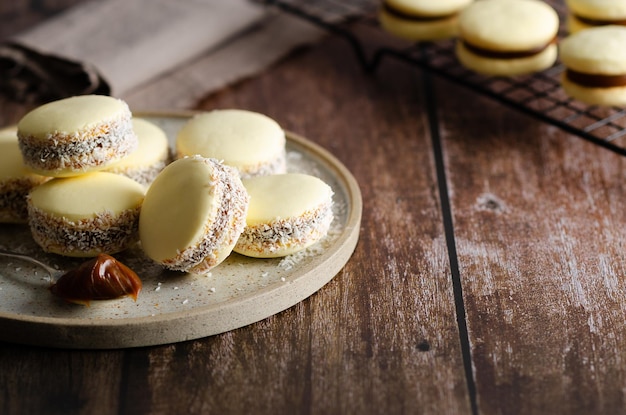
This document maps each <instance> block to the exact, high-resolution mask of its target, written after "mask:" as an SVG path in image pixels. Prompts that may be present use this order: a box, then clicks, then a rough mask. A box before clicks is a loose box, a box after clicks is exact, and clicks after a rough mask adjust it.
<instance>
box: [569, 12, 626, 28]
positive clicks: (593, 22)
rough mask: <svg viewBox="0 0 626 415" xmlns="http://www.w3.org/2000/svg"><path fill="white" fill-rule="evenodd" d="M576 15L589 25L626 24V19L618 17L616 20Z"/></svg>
mask: <svg viewBox="0 0 626 415" xmlns="http://www.w3.org/2000/svg"><path fill="white" fill-rule="evenodd" d="M574 17H576V19H578V20H580V21H581V22H583V23H585V24H587V25H589V26H606V25H618V26H626V19H616V20H609V19H592V18H589V17H584V16H580V15H578V14H575V15H574Z"/></svg>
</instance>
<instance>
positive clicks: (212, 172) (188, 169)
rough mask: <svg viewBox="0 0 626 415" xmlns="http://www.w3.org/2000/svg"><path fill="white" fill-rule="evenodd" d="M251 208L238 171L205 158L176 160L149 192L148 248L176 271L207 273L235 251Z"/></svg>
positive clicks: (143, 234) (143, 222) (143, 224)
mask: <svg viewBox="0 0 626 415" xmlns="http://www.w3.org/2000/svg"><path fill="white" fill-rule="evenodd" d="M248 204H249V196H248V194H247V193H246V190H245V188H244V187H243V185H242V183H241V180H240V178H239V174H238V172H237V170H235V169H234V168H232V167H230V166H226V165H223V164H222V163H220V162H219V161H217V160H215V159H210V158H205V157H202V156H193V157H185V158H182V159H179V160H176V161H174V162H172V163H171V164H169V165H168V166H167V167H166V168H164V169H163V171H162V172H161V173H159V175H158V176H157V178H156V179H155V180H154V182H152V185H151V186H150V188H149V189H148V192H147V193H146V198H145V200H144V204H143V207H142V210H141V217H140V220H139V237H140V240H141V245H142V248H143V250H144V252H145V253H146V255H148V256H149V257H150V258H152V259H153V260H154V261H155V262H157V263H159V264H161V265H163V266H164V267H165V268H168V269H170V270H174V271H183V272H189V273H192V274H204V273H207V272H208V271H209V270H210V269H211V268H213V267H215V266H217V265H219V264H220V263H221V262H222V261H223V260H224V259H226V257H228V255H230V253H231V252H232V249H233V247H234V246H235V243H236V242H237V239H238V238H239V235H240V234H241V232H242V231H243V228H244V226H245V223H246V222H245V220H246V213H247V211H248Z"/></svg>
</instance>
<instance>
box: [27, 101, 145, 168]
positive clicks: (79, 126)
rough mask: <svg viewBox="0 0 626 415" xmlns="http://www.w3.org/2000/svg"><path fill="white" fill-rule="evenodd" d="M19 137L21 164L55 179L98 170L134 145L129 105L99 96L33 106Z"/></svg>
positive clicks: (135, 139) (117, 158)
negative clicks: (22, 159)
mask: <svg viewBox="0 0 626 415" xmlns="http://www.w3.org/2000/svg"><path fill="white" fill-rule="evenodd" d="M17 135H18V138H19V144H20V150H21V152H22V155H23V157H24V163H25V164H26V165H27V166H29V167H30V168H31V169H33V170H34V171H35V172H36V173H39V174H42V175H45V176H54V177H63V176H74V175H77V174H83V173H86V172H89V171H94V170H98V169H102V168H104V167H106V166H107V165H108V164H111V163H113V162H115V161H117V160H119V159H121V158H122V157H125V156H127V155H128V154H130V153H131V152H132V151H134V150H135V149H136V148H137V145H138V141H137V136H136V135H135V133H134V132H133V129H132V123H131V112H130V110H129V108H128V105H127V104H126V103H125V102H124V101H122V100H119V99H116V98H112V97H108V96H102V95H82V96H76V97H71V98H65V99H61V100H58V101H53V102H50V103H48V104H45V105H42V106H40V107H37V108H35V109H34V110H32V111H30V112H29V113H28V114H26V115H25V116H24V117H23V118H22V119H21V120H20V122H19V123H18V125H17Z"/></svg>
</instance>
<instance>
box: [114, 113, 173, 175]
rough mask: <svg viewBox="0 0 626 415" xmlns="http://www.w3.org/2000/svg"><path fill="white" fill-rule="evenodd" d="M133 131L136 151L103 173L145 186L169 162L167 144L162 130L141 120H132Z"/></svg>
mask: <svg viewBox="0 0 626 415" xmlns="http://www.w3.org/2000/svg"><path fill="white" fill-rule="evenodd" d="M133 131H135V134H136V135H137V138H138V139H139V146H138V147H137V149H136V150H135V151H133V152H132V153H130V154H129V155H128V156H126V157H124V158H123V159H121V160H120V161H118V162H115V163H113V164H111V165H109V166H108V167H106V168H105V169H104V171H109V172H111V173H116V174H122V175H124V176H126V177H130V178H131V179H133V180H135V181H136V182H138V183H141V184H143V185H146V186H147V185H149V184H150V183H152V181H153V180H154V179H155V177H156V176H157V174H159V172H160V171H161V170H163V168H164V167H165V166H167V164H168V163H169V162H170V149H169V143H168V141H167V136H166V135H165V132H164V131H163V129H161V128H160V127H159V126H158V125H156V124H153V123H151V122H149V121H147V120H144V119H142V118H133Z"/></svg>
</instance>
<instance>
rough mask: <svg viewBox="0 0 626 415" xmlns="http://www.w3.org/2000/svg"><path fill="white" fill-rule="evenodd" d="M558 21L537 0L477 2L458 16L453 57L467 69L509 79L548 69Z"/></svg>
mask: <svg viewBox="0 0 626 415" xmlns="http://www.w3.org/2000/svg"><path fill="white" fill-rule="evenodd" d="M558 29H559V17H558V15H557V13H556V11H555V10H554V9H553V8H552V7H551V6H549V5H548V4H546V3H544V2H542V1H538V0H481V1H477V2H474V3H472V4H470V5H469V6H468V7H466V8H465V9H464V10H463V11H462V12H461V13H460V15H459V40H458V42H457V46H456V54H457V57H458V59H459V61H460V62H461V63H462V64H463V65H464V66H465V67H467V68H469V69H472V70H474V71H475V72H479V73H482V74H486V75H502V76H513V75H521V74H528V73H533V72H538V71H541V70H544V69H547V68H549V67H550V66H552V65H553V64H554V62H555V61H556V57H557V46H556V35H557V32H558Z"/></svg>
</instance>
